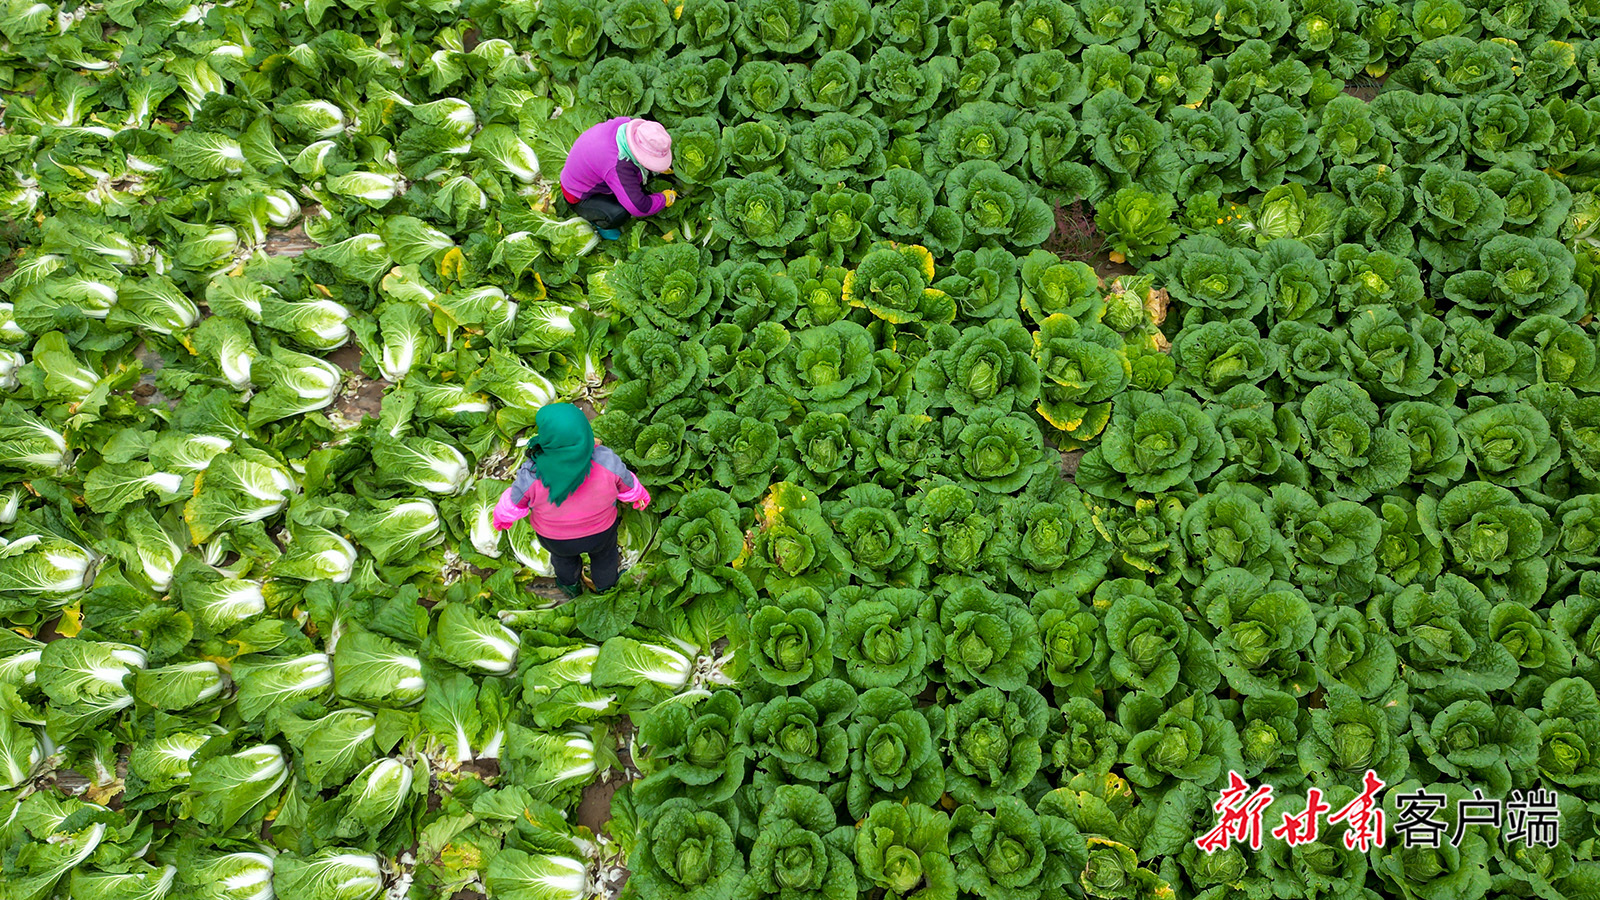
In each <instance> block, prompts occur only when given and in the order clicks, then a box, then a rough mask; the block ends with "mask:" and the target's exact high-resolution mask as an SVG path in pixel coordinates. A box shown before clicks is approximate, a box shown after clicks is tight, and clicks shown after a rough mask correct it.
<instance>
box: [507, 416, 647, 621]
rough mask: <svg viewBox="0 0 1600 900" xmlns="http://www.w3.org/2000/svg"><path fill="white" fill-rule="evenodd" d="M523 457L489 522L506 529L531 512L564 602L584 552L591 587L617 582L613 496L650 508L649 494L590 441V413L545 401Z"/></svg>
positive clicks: (579, 575) (578, 580)
mask: <svg viewBox="0 0 1600 900" xmlns="http://www.w3.org/2000/svg"><path fill="white" fill-rule="evenodd" d="M533 427H534V435H533V437H531V438H529V439H528V458H527V461H525V462H524V463H523V464H522V467H521V468H519V469H517V474H516V476H515V478H513V480H512V482H511V487H509V488H507V489H506V492H505V493H503V494H501V495H500V502H498V503H496V504H495V507H494V527H495V529H496V530H498V531H505V530H506V529H508V528H510V527H511V526H512V525H513V524H515V523H516V522H517V521H518V520H519V519H521V518H522V517H524V516H528V515H531V516H532V525H533V531H534V534H535V535H537V536H538V538H539V543H540V544H542V545H543V546H544V548H545V549H546V550H548V551H549V552H550V564H551V566H553V567H554V568H555V572H556V586H557V587H559V588H561V592H562V593H563V594H565V595H566V596H567V597H568V598H569V599H570V598H574V597H577V596H578V595H579V594H581V593H583V559H582V557H583V555H584V554H588V556H589V575H590V578H591V579H592V580H593V581H594V589H595V590H596V591H599V592H600V593H605V592H606V591H609V590H611V588H612V587H613V586H614V585H616V583H617V575H618V571H617V569H618V566H619V565H620V564H621V553H620V551H619V550H618V548H617V523H618V515H617V501H618V500H621V501H622V502H624V503H631V504H633V508H634V509H644V508H645V507H646V506H649V505H650V492H649V491H647V490H645V487H644V485H642V484H640V483H639V479H638V478H636V477H634V474H633V473H632V472H630V471H628V467H627V466H625V465H623V464H622V460H620V459H618V458H617V454H616V453H614V452H612V450H611V449H610V448H608V447H606V446H605V445H603V444H601V443H600V442H599V441H596V440H595V439H594V429H592V428H591V427H590V426H589V417H588V416H585V415H584V414H583V410H581V409H579V408H577V407H576V406H573V405H572V404H571V403H550V404H546V405H545V406H543V407H541V408H540V409H539V412H538V413H537V414H535V415H534V417H533Z"/></svg>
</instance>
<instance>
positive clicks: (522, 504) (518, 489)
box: [494, 464, 538, 530]
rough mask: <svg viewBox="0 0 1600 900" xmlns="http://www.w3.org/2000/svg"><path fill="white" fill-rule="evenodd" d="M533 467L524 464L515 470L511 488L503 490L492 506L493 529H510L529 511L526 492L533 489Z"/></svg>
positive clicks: (535, 476)
mask: <svg viewBox="0 0 1600 900" xmlns="http://www.w3.org/2000/svg"><path fill="white" fill-rule="evenodd" d="M537 477H538V476H537V475H535V474H534V472H533V467H532V466H530V465H527V464H524V465H523V466H522V468H520V469H518V470H517V474H516V477H515V478H513V479H512V481H511V487H508V488H506V489H505V493H503V494H501V495H500V500H499V501H498V502H496V503H495V505H494V527H496V528H499V529H502V530H503V529H506V528H510V527H511V526H512V525H513V524H515V523H516V522H519V521H521V520H522V519H524V518H526V517H527V515H528V513H529V512H530V511H531V510H530V508H529V506H528V492H529V491H530V490H532V489H533V483H534V480H535V479H536V478H537Z"/></svg>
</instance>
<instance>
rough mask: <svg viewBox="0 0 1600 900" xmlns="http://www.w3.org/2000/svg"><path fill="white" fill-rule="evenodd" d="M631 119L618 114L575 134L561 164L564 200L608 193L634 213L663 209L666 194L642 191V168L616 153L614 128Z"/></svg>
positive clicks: (570, 201) (653, 211) (651, 214)
mask: <svg viewBox="0 0 1600 900" xmlns="http://www.w3.org/2000/svg"><path fill="white" fill-rule="evenodd" d="M631 121H633V120H632V119H630V118H628V117H627V116H618V117H617V118H615V119H608V120H606V121H604V122H601V123H600V124H599V125H596V126H594V127H593V128H590V129H589V130H588V131H585V132H584V133H583V134H580V135H578V139H577V140H576V141H574V142H573V143H572V152H570V153H568V154H567V164H566V165H564V166H562V167H561V190H562V191H563V192H564V193H565V194H566V195H567V202H569V203H574V202H576V201H578V200H582V199H584V198H586V197H592V196H594V195H595V194H611V195H613V196H615V197H616V198H617V202H619V203H621V204H622V207H623V208H624V209H626V210H627V211H628V212H629V213H631V214H633V215H635V216H653V215H655V214H656V213H658V212H661V211H662V210H663V209H666V206H667V198H666V196H664V195H662V194H650V193H646V192H645V189H644V170H643V169H641V168H639V166H638V165H637V164H636V163H634V162H632V161H631V160H627V159H622V158H621V157H620V156H619V155H618V152H617V129H619V128H621V127H622V126H624V125H626V124H628V123H629V122H631Z"/></svg>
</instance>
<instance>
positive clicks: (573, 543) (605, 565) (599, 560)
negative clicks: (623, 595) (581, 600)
mask: <svg viewBox="0 0 1600 900" xmlns="http://www.w3.org/2000/svg"><path fill="white" fill-rule="evenodd" d="M620 522H621V520H620V519H619V520H618V521H616V522H612V523H611V527H610V528H607V529H606V530H605V531H602V532H600V533H599V534H591V535H589V536H588V537H581V538H569V539H567V540H558V539H556V538H547V537H545V536H544V535H542V534H541V535H539V543H540V544H541V545H543V547H544V549H546V550H548V551H550V565H551V567H552V568H554V569H555V570H556V581H557V582H559V583H560V584H564V585H567V586H569V587H576V586H577V585H578V583H579V582H580V581H581V580H582V579H583V559H582V556H583V554H585V553H587V554H589V577H590V578H591V579H593V580H594V589H595V590H597V591H601V592H602V593H603V592H605V591H609V590H611V589H612V588H613V587H615V586H616V583H617V568H618V567H619V566H621V565H622V553H621V551H620V550H618V549H617V525H618V524H620Z"/></svg>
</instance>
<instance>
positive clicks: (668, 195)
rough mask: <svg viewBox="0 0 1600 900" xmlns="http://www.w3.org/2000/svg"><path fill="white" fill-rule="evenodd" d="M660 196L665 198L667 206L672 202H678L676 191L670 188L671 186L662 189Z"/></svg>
mask: <svg viewBox="0 0 1600 900" xmlns="http://www.w3.org/2000/svg"><path fill="white" fill-rule="evenodd" d="M661 196H662V197H664V198H665V199H666V202H667V205H668V206H671V205H672V204H674V203H677V202H678V192H677V191H675V190H672V189H671V188H668V189H666V190H664V191H662V192H661Z"/></svg>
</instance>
